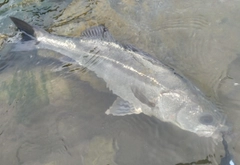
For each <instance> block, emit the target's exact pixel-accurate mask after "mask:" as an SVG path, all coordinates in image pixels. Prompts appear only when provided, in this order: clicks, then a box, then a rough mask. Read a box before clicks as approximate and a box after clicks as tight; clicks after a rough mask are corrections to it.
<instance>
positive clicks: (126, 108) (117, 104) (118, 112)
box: [105, 97, 142, 116]
mask: <svg viewBox="0 0 240 165" xmlns="http://www.w3.org/2000/svg"><path fill="white" fill-rule="evenodd" d="M105 113H106V114H107V115H109V114H112V115H114V116H125V115H131V114H139V113H142V110H141V109H136V108H135V107H134V106H133V105H132V104H131V103H129V102H128V101H125V100H123V99H121V98H120V97H118V98H117V99H116V100H115V101H114V103H113V105H112V106H111V107H110V108H109V109H108V110H107V111H106V112H105Z"/></svg>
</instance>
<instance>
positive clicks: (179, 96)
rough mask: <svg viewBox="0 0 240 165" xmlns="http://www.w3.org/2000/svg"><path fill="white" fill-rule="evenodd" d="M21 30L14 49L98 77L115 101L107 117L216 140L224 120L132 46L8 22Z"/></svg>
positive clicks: (98, 31) (94, 33)
mask: <svg viewBox="0 0 240 165" xmlns="http://www.w3.org/2000/svg"><path fill="white" fill-rule="evenodd" d="M11 20H12V21H13V22H14V24H15V25H16V26H17V27H18V29H19V30H20V31H22V40H23V42H22V44H18V46H16V48H15V49H16V50H18V51H21V50H31V49H49V50H53V51H56V52H59V53H61V54H63V55H65V56H68V57H70V58H71V59H74V60H75V61H76V62H77V63H78V64H80V65H81V66H82V67H83V68H85V69H88V70H91V71H93V72H95V74H96V75H97V76H98V77H100V78H102V79H103V80H104V81H105V82H106V85H107V87H108V88H109V89H110V90H111V91H112V93H113V94H115V95H117V96H118V97H117V99H116V100H115V102H114V103H113V105H112V106H111V107H110V108H109V109H108V110H107V111H106V114H112V115H116V116H124V115H130V114H140V113H144V114H146V115H148V116H154V117H156V118H157V119H159V120H161V121H164V122H170V123H172V124H174V125H176V126H178V127H179V128H181V129H183V130H187V131H190V132H193V133H196V134H197V135H199V136H203V137H213V139H218V140H221V137H222V135H221V132H222V131H226V130H227V127H226V126H225V115H223V113H222V112H221V111H220V110H218V108H217V107H216V106H215V105H214V104H213V103H211V102H210V101H208V100H207V99H206V97H205V96H204V95H203V94H202V92H201V91H200V90H199V89H198V88H197V87H195V86H194V85H193V84H192V83H191V82H190V81H189V80H188V79H186V78H185V77H184V76H182V75H180V74H177V73H176V72H175V71H174V69H172V68H170V67H168V66H167V65H164V64H163V63H161V62H160V61H158V60H157V59H155V58H153V57H152V56H150V55H148V54H147V53H144V52H142V51H140V50H139V49H137V48H134V47H133V46H129V45H125V44H121V43H119V42H117V41H116V40H115V39H114V38H113V37H112V35H111V34H110V32H109V31H108V29H107V28H106V27H105V26H103V25H100V26H95V27H91V28H89V29H87V30H85V31H84V32H83V33H82V35H81V36H80V37H78V38H68V37H63V36H57V35H52V34H49V33H48V32H46V31H44V30H43V29H40V28H39V27H36V26H31V25H29V24H28V23H26V22H24V21H22V20H20V19H18V18H14V17H11Z"/></svg>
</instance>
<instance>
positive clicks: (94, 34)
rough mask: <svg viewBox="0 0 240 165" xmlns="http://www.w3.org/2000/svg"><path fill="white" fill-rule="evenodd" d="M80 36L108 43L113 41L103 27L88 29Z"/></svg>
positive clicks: (106, 29)
mask: <svg viewBox="0 0 240 165" xmlns="http://www.w3.org/2000/svg"><path fill="white" fill-rule="evenodd" d="M81 36H82V37H86V38H94V39H101V40H105V41H109V42H114V41H115V40H114V38H113V36H112V35H111V33H110V32H109V31H108V28H106V27H105V26H104V25H99V26H93V27H90V28H88V29H86V30H85V31H83V32H82V34H81Z"/></svg>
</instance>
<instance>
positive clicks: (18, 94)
mask: <svg viewBox="0 0 240 165" xmlns="http://www.w3.org/2000/svg"><path fill="white" fill-rule="evenodd" d="M239 8H240V2H239V1H238V0H230V1H223V0H211V1H209V0H203V1H198V0H186V1H184V2H180V1H175V0H168V1H167V0H161V1H149V2H148V1H141V0H140V1H134V0H117V1H116V0H114V1H113V0H108V1H103V0H98V1H97V0H90V1H87V0H75V1H74V0H73V1H62V2H61V1H16V0H15V1H6V2H5V3H3V4H1V8H0V13H1V14H0V20H1V22H2V23H1V24H0V29H1V35H0V38H1V43H3V45H2V49H1V52H0V55H1V59H0V76H1V79H0V89H1V94H0V104H1V109H0V114H1V115H0V148H1V152H0V160H1V162H2V163H3V164H6V165H8V164H9V165H10V164H11V165H15V164H16V165H17V164H21V165H22V164H23V165H28V164H31V165H32V164H36V165H50V164H51V165H52V164H58V165H60V164H63V165H64V164H73V165H75V164H83V165H107V164H109V165H117V164H118V165H129V164H131V165H135V164H136V165H146V164H151V165H155V164H156V165H158V164H166V165H168V164H169V165H172V164H177V165H183V164H184V165H185V164H186V165H187V164H189V165H190V164H194V163H195V164H219V163H220V161H221V157H222V156H224V154H225V151H224V147H223V145H222V144H221V143H219V144H218V145H216V144H214V143H213V141H212V140H211V138H202V137H198V136H197V135H195V134H193V133H190V132H186V131H183V130H181V129H179V128H177V127H175V126H173V125H171V124H169V123H164V122H161V121H158V120H156V119H155V118H151V117H148V116H145V115H130V116H124V117H114V116H111V115H110V116H107V115H105V113H104V112H105V111H106V110H107V109H108V108H109V106H111V104H112V103H113V101H114V100H115V99H116V96H115V95H113V94H112V93H111V92H110V91H109V90H108V89H107V88H106V87H105V83H104V82H103V80H101V79H99V78H97V77H96V75H95V74H94V73H92V72H90V71H85V72H82V71H81V67H80V66H78V65H75V64H68V63H66V62H62V61H61V57H62V56H61V55H59V54H57V53H54V52H51V51H47V50H39V51H29V52H14V53H13V52H11V51H10V50H11V49H12V47H11V44H8V42H12V40H14V37H13V36H15V34H16V31H15V29H14V26H13V25H12V23H11V22H10V19H9V18H8V17H9V16H15V17H18V18H21V19H23V20H25V21H27V22H29V23H31V24H35V25H38V26H40V27H42V28H44V29H45V30H48V31H49V32H51V33H54V34H58V35H66V36H73V37H75V36H79V35H80V34H81V32H82V31H83V30H85V29H86V28H88V27H91V26H93V25H99V24H104V25H105V26H107V27H108V28H109V31H110V32H111V33H112V34H113V36H114V37H115V38H116V39H117V40H119V41H121V42H123V43H128V44H133V45H136V46H137V47H138V48H141V49H142V50H144V51H146V52H148V53H150V54H152V55H153V56H155V57H157V58H158V59H159V60H161V61H162V62H164V63H166V64H168V65H171V66H173V67H174V68H176V69H177V70H178V71H179V72H181V73H182V74H184V75H185V76H187V77H188V78H189V79H190V80H191V81H192V82H193V83H194V84H195V85H197V86H198V87H199V88H200V89H201V90H202V91H203V92H204V93H205V94H206V95H207V97H208V98H209V99H210V100H211V101H213V102H214V103H215V104H217V105H218V106H219V107H221V108H222V110H223V111H224V113H225V114H226V115H227V122H228V123H229V124H230V125H231V127H232V132H233V135H232V137H233V139H232V141H231V142H229V144H228V145H229V146H228V149H229V152H230V153H231V154H232V155H233V158H234V161H235V163H236V164H239V163H240V160H239V158H238V155H239V152H240V146H239V145H240V144H239V143H238V139H239V130H240V128H239V125H240V124H239V122H238V118H239V116H240V114H239V109H240V103H239V101H240V94H239V93H240V88H239V87H240V86H239V84H240V74H239V69H240V65H239V64H240V57H239V54H240V53H239V52H240V37H239V36H240V31H239V27H240V22H239V21H238V20H240V18H239V17H240V10H239Z"/></svg>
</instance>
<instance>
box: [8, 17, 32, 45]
mask: <svg viewBox="0 0 240 165" xmlns="http://www.w3.org/2000/svg"><path fill="white" fill-rule="evenodd" d="M10 19H11V20H12V21H13V23H14V24H15V25H16V26H17V28H18V29H19V30H20V31H22V32H23V33H22V40H23V41H29V40H36V34H35V29H34V27H33V26H31V25H29V24H28V23H26V22H24V21H23V20H20V19H18V18H15V17H10Z"/></svg>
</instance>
